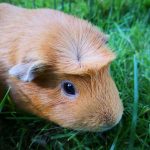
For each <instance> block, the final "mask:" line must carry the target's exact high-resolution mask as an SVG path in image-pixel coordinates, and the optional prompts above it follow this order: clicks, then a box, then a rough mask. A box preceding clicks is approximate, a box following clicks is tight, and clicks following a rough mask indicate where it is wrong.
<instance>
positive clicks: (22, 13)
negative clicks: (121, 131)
mask: <svg viewBox="0 0 150 150" xmlns="http://www.w3.org/2000/svg"><path fill="white" fill-rule="evenodd" d="M106 41H107V37H106V35H104V34H103V33H102V32H100V31H99V29H98V28H97V27H95V26H93V25H91V24H90V23H89V22H87V21H84V20H81V19H78V18H76V17H73V16H70V15H67V14H65V13H62V12H59V11H56V10H51V9H36V10H34V9H33V10H31V9H24V8H19V7H15V6H12V5H9V4H0V78H1V81H3V84H5V85H6V86H7V87H11V90H10V94H11V96H12V98H13V100H14V101H15V102H16V103H17V104H18V105H19V106H20V107H21V108H23V109H25V110H27V111H30V112H32V113H34V114H36V115H38V116H40V117H43V118H45V119H48V120H50V121H53V122H55V123H57V124H59V125H60V126H63V127H67V128H72V129H76V130H85V131H104V130H107V129H110V128H112V127H113V126H114V125H116V124H117V123H118V122H119V120H120V119H121V116H122V113H123V106H122V103H121V100H120V98H119V94H118V90H117V88H116V86H115V84H114V81H113V80H112V78H111V76H110V74H109V65H110V63H111V61H112V60H114V58H115V54H114V53H113V52H112V51H111V50H110V49H109V48H108V47H107V45H106Z"/></svg>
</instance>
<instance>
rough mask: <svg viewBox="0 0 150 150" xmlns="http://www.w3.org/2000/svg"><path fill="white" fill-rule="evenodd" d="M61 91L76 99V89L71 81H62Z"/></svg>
mask: <svg viewBox="0 0 150 150" xmlns="http://www.w3.org/2000/svg"><path fill="white" fill-rule="evenodd" d="M61 89H62V91H63V93H64V94H65V95H66V96H68V97H74V96H76V89H75V86H74V84H73V83H72V82H70V81H62V83H61Z"/></svg>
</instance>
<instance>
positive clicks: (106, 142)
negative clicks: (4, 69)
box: [0, 0, 150, 150]
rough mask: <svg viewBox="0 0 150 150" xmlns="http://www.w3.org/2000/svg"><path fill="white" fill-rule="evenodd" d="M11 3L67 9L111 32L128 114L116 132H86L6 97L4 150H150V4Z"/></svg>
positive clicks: (116, 0)
mask: <svg viewBox="0 0 150 150" xmlns="http://www.w3.org/2000/svg"><path fill="white" fill-rule="evenodd" d="M8 1H9V2H10V1H11V3H13V4H15V5H21V6H24V7H29V8H32V7H42V6H44V7H49V8H56V9H58V10H63V11H65V12H67V13H71V14H73V15H76V16H79V17H80V18H84V19H88V20H89V21H91V22H93V23H94V24H95V25H97V26H99V27H100V28H101V29H102V30H103V31H104V32H105V33H108V34H109V35H110V40H109V43H108V44H109V45H110V47H111V48H112V49H113V50H114V51H115V52H116V53H117V55H118V57H117V59H116V60H115V61H114V62H113V63H112V65H111V73H112V76H113V78H114V80H115V82H116V84H117V87H118V89H119V91H120V97H121V99H122V101H123V104H124V107H125V111H124V115H123V118H122V120H121V122H120V123H119V125H117V126H116V127H114V128H113V129H112V130H110V131H107V132H104V133H89V132H86V133H84V132H77V131H72V130H68V129H64V128H61V127H59V126H57V125H55V124H52V123H49V122H46V121H45V120H42V119H40V118H38V117H36V116H32V115H31V114H27V113H24V112H21V111H20V110H17V108H16V107H15V105H14V104H13V102H12V101H11V99H10V98H9V95H7V96H5V97H4V99H3V100H2V101H1V102H0V150H7V149H9V150H13V149H14V150H25V149H31V150H40V149H45V150H51V149H60V150H63V149H65V150H66V149H69V150H70V149H71V150H82V149H85V150H91V149H94V150H95V149H96V150H125V149H129V150H148V149H150V68H149V66H150V58H149V57H150V1H149V0H105V1H103V0H101V1H99V0H94V1H90V0H89V1H86V0H80V1H77V0H72V1H71V2H72V3H71V5H70V3H69V0H65V1H64V2H62V1H61V0H57V2H55V1H54V0H45V1H44V0H36V1H34V2H33V1H32V0H8ZM0 2H6V0H0ZM89 6H91V7H89ZM6 94H8V92H7V93H6Z"/></svg>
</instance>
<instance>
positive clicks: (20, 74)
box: [9, 62, 46, 82]
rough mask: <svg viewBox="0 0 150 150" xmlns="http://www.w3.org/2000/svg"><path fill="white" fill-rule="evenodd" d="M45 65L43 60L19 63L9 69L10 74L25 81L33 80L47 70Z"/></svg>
mask: <svg viewBox="0 0 150 150" xmlns="http://www.w3.org/2000/svg"><path fill="white" fill-rule="evenodd" d="M45 66H46V65H45V63H43V62H34V63H32V62H31V63H22V64H17V65H15V66H13V67H12V68H11V69H10V70H9V74H10V75H11V76H14V77H16V78H18V79H20V80H22V81H24V82H31V81H32V80H34V79H35V78H36V77H37V76H39V74H40V73H41V72H43V71H44V70H45V68H46V67H45Z"/></svg>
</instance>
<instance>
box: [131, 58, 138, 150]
mask: <svg viewBox="0 0 150 150" xmlns="http://www.w3.org/2000/svg"><path fill="white" fill-rule="evenodd" d="M137 65H138V63H137V59H136V56H135V55H134V103H133V112H132V123H131V131H130V141H129V150H133V147H134V140H135V135H136V125H137V113H138V98H139V93H138V67H137Z"/></svg>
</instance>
